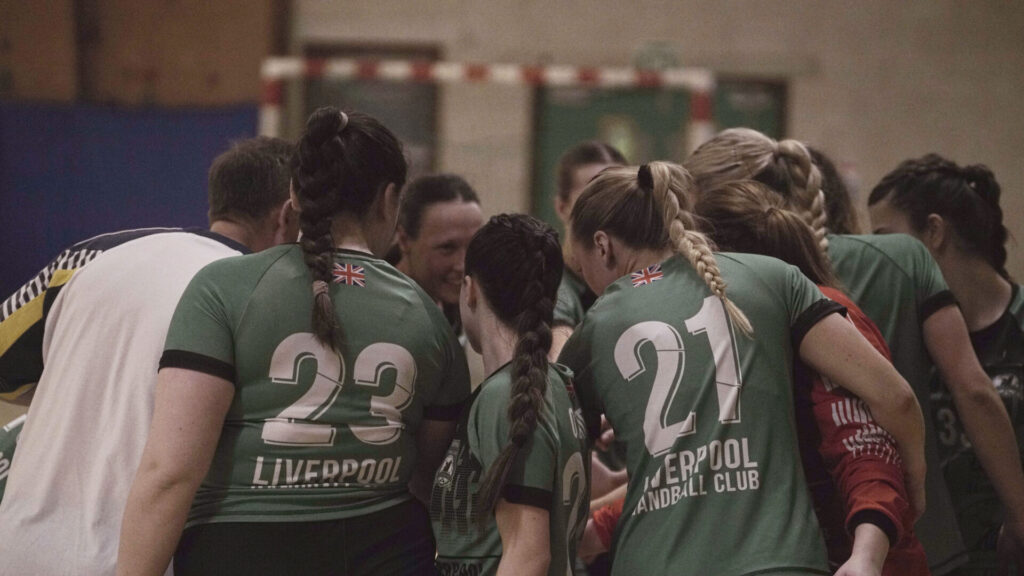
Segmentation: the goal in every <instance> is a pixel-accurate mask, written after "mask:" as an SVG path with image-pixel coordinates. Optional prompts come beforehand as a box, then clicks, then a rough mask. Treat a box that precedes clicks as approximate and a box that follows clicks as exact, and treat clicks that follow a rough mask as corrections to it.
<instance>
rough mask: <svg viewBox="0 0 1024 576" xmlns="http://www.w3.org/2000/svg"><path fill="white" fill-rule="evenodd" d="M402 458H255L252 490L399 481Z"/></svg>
mask: <svg viewBox="0 0 1024 576" xmlns="http://www.w3.org/2000/svg"><path fill="white" fill-rule="evenodd" d="M401 467H402V457H401V456H399V457H398V458H381V459H380V460H376V459H373V458H365V459H363V460H355V459H352V458H346V459H344V460H302V459H292V458H274V459H273V461H271V460H270V459H269V458H267V459H266V460H264V458H263V456H257V457H256V469H255V471H254V472H253V476H252V487H253V488H319V487H324V488H326V487H338V486H345V485H351V484H363V485H366V484H389V483H395V482H398V481H399V478H400V474H399V470H400V469H401Z"/></svg>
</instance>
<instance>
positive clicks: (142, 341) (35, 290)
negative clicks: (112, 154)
mask: <svg viewBox="0 0 1024 576" xmlns="http://www.w3.org/2000/svg"><path fill="white" fill-rule="evenodd" d="M291 153H292V146H291V145H290V144H288V143H287V142H284V141H283V140H279V139H271V138H254V139H250V140H244V141H241V142H238V143H236V144H235V145H234V146H233V147H232V148H231V149H230V150H228V151H227V152H225V153H223V154H221V155H220V156H219V157H217V159H216V160H214V163H213V165H212V166H211V168H210V175H209V200H210V213H209V216H210V229H209V230H199V229H195V230H186V229H181V228H148V229H139V230H127V231H121V232H114V233H111V234H104V235H101V236H97V237H95V238H91V239H89V240H85V241H83V242H80V243H78V244H76V245H74V246H72V247H71V248H69V249H68V250H66V251H64V252H63V253H61V254H60V255H59V256H58V257H57V258H56V259H55V260H54V261H53V262H52V263H51V264H50V265H49V266H47V267H46V268H44V269H43V270H42V271H41V272H40V273H39V274H38V275H37V276H36V277H35V278H33V279H32V280H31V281H29V282H28V283H27V284H25V285H24V286H23V287H22V288H21V289H20V290H18V291H17V292H16V293H14V295H12V296H11V297H10V298H8V299H7V300H6V301H4V302H3V304H2V306H0V399H3V400H6V401H13V402H18V403H22V404H27V403H28V402H31V403H30V404H27V405H29V411H28V417H27V419H26V421H25V424H24V428H23V430H22V431H21V434H20V437H18V443H17V448H16V451H15V455H14V459H13V461H12V462H11V463H10V473H9V475H8V477H7V485H6V490H5V492H4V493H3V495H2V497H3V500H2V501H0V575H8V574H10V575H19V576H20V575H25V574H48V575H54V574H69V575H72V574H75V575H77V574H90V575H104V574H113V573H114V569H115V564H116V561H117V549H118V536H119V533H120V530H121V517H122V514H123V513H124V505H125V501H126V499H127V497H128V491H129V488H130V487H131V483H132V479H133V478H134V476H135V470H136V468H137V467H138V463H139V458H140V456H141V454H142V449H143V446H144V445H145V442H146V436H147V433H148V431H149V425H150V419H151V414H152V410H153V395H154V387H155V384H156V373H157V362H158V360H159V358H160V353H161V352H162V350H163V344H164V338H165V337H166V335H167V327H168V325H169V324H170V320H171V315H172V313H173V312H174V309H175V306H176V305H177V303H178V299H179V297H180V296H181V293H182V292H183V291H184V289H185V287H186V286H187V285H188V283H189V281H190V280H191V278H192V276H193V275H194V274H195V273H196V272H197V271H198V270H199V269H200V268H202V267H203V266H205V265H206V264H208V263H210V262H212V261H214V260H217V259H220V258H224V257H227V256H234V255H238V254H241V253H246V252H250V251H259V250H263V249H265V248H269V247H271V246H274V245H277V244H280V243H283V242H293V241H295V238H296V236H297V234H298V216H297V214H296V213H295V212H294V211H293V210H292V207H291V204H290V202H289V200H288V189H289V181H290V170H289V161H290V156H291Z"/></svg>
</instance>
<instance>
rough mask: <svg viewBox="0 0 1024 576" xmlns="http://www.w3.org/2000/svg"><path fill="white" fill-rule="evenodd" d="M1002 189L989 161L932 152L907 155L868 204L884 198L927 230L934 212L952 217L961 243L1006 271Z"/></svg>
mask: <svg viewBox="0 0 1024 576" xmlns="http://www.w3.org/2000/svg"><path fill="white" fill-rule="evenodd" d="M1001 192H1002V189H1001V188H1000V186H999V183H998V182H996V177H995V174H993V173H992V171H991V170H989V168H988V167H987V166H985V165H983V164H973V165H970V166H963V167H961V166H959V165H957V164H956V163H954V162H952V161H950V160H948V159H946V158H943V157H942V156H939V155H938V154H927V155H925V156H922V157H920V158H913V159H910V160H904V161H903V162H901V163H900V165H899V166H897V167H896V169H895V170H893V171H892V172H890V173H888V174H886V175H885V177H883V178H882V180H881V182H879V183H878V185H876V186H875V187H874V189H872V190H871V195H870V196H869V197H868V205H869V206H871V205H874V204H877V203H878V202H881V201H882V200H886V199H888V200H889V203H890V204H891V205H892V206H893V207H895V208H897V209H899V210H902V211H903V212H905V213H906V214H907V216H908V217H909V220H910V224H911V226H913V227H914V229H915V230H917V231H918V232H920V231H923V230H924V228H925V226H926V224H927V220H928V216H929V215H930V214H938V215H939V216H942V218H943V219H945V220H946V221H948V222H950V223H951V224H952V226H953V230H955V231H956V237H957V238H956V239H957V241H958V243H959V245H960V246H961V247H962V248H963V249H964V250H966V251H968V252H970V253H972V254H975V255H977V256H978V257H980V258H983V259H984V260H985V261H986V262H988V264H989V265H990V266H992V268H994V269H995V270H996V272H998V273H999V275H1000V276H1002V277H1003V278H1006V279H1008V280H1009V279H1010V275H1009V273H1008V272H1007V271H1006V240H1007V239H1008V237H1009V233H1008V232H1007V230H1006V226H1004V225H1003V209H1002V208H1001V207H1000V206H999V196H1000V194H1001Z"/></svg>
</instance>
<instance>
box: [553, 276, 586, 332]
mask: <svg viewBox="0 0 1024 576" xmlns="http://www.w3.org/2000/svg"><path fill="white" fill-rule="evenodd" d="M583 315H584V311H583V303H582V302H581V301H580V296H579V294H577V293H576V291H575V290H573V289H572V286H570V285H569V283H568V282H567V281H566V280H565V278H564V277H563V278H562V282H561V283H560V284H559V285H558V297H557V299H556V300H555V317H554V322H553V324H554V325H555V326H569V327H570V328H575V327H576V326H577V325H578V324H579V323H580V322H582V321H583Z"/></svg>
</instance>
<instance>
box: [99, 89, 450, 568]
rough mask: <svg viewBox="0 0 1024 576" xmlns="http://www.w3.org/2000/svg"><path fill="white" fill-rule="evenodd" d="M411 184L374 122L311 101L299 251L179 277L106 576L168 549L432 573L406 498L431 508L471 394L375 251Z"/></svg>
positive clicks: (212, 561) (185, 557)
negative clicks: (181, 285) (184, 284)
mask: <svg viewBox="0 0 1024 576" xmlns="http://www.w3.org/2000/svg"><path fill="white" fill-rule="evenodd" d="M405 175H406V163H405V158H404V156H403V154H402V148H401V143H400V142H399V141H398V140H397V138H395V136H394V135H393V134H392V133H391V132H390V131H389V130H388V129H387V128H385V127H384V126H383V125H381V124H380V123H379V122H377V121H376V120H374V119H373V118H371V117H370V116H367V115H365V114H358V113H351V114H346V113H343V112H341V111H339V110H337V109H334V108H321V109H319V110H317V111H316V112H314V113H313V115H312V116H311V117H310V119H309V122H308V123H307V126H306V132H305V133H304V134H303V136H302V138H301V140H300V141H299V145H298V149H297V152H296V155H295V156H294V157H293V172H292V188H293V190H292V192H293V195H292V203H293V204H294V205H295V206H296V207H297V209H298V211H299V221H300V227H301V230H302V238H301V239H300V242H299V243H298V244H290V245H283V246H280V247H278V248H274V249H270V250H266V251H264V252H262V253H260V254H254V255H251V256H240V257H238V258H228V259H225V260H221V261H218V262H216V263H214V264H213V265H210V266H207V267H206V268H204V269H203V270H201V271H200V272H199V273H198V274H197V275H196V276H195V278H194V279H193V280H192V282H191V284H190V285H189V287H188V288H187V289H186V291H185V293H184V294H183V296H182V298H181V301H180V302H179V303H178V307H177V310H176V311H175V314H174V318H173V320H172V322H171V326H170V329H169V331H168V335H167V342H166V345H165V350H164V354H163V357H162V358H161V360H160V368H161V369H160V373H159V376H158V381H157V391H156V402H155V412H154V416H153V424H152V427H151V430H150V435H149V439H148V442H147V444H146V448H145V451H144V454H143V456H142V461H141V464H140V467H139V472H138V473H137V476H136V478H135V483H134V485H133V487H132V491H131V494H130V496H129V501H128V506H127V509H126V512H125V520H124V526H123V529H122V532H121V543H120V553H119V557H118V573H119V574H154V575H155V574H162V573H163V572H164V570H165V568H167V565H168V561H169V559H170V557H171V555H172V553H173V554H174V569H175V573H176V574H178V575H179V576H182V575H188V574H367V575H369V574H424V573H432V572H433V571H434V567H433V560H434V541H433V536H432V533H431V528H430V518H429V514H428V513H427V510H426V508H425V507H424V506H423V505H422V504H421V503H420V502H419V501H417V500H416V499H415V498H413V496H412V495H411V494H410V490H413V491H414V493H418V494H419V495H421V497H422V498H424V499H425V498H426V497H427V494H428V493H429V486H430V481H431V478H432V477H433V471H434V470H435V469H436V466H437V464H439V463H440V461H441V458H442V457H443V455H444V450H445V447H446V446H448V444H449V442H450V441H451V438H452V435H453V434H454V430H455V420H456V419H457V417H458V414H459V410H460V407H461V405H462V402H463V401H464V400H465V399H466V398H467V397H468V395H469V382H468V375H467V370H466V364H465V358H464V356H463V355H462V353H461V349H460V348H459V345H458V342H457V340H456V339H455V335H454V334H453V333H452V331H451V328H450V327H449V326H448V323H447V321H446V320H445V318H444V316H443V314H442V313H441V311H440V309H439V308H438V307H437V306H436V305H435V304H434V302H433V301H432V300H431V299H430V297H429V296H427V295H426V293H424V292H423V291H422V290H421V289H420V288H419V287H418V286H416V285H415V283H413V282H412V281H411V280H410V279H409V278H408V277H407V276H405V275H404V274H402V273H400V272H398V271H397V270H396V269H395V268H394V267H392V266H391V265H389V264H387V263H386V262H385V261H384V260H381V259H379V258H378V256H379V255H381V254H383V253H384V251H385V250H386V249H387V246H388V243H389V241H390V240H391V237H392V234H393V232H394V229H395V220H396V218H397V212H398V190H399V189H400V188H401V186H402V184H403V183H404V182H405ZM183 527H184V532H182V529H183ZM179 537H180V542H179Z"/></svg>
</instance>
